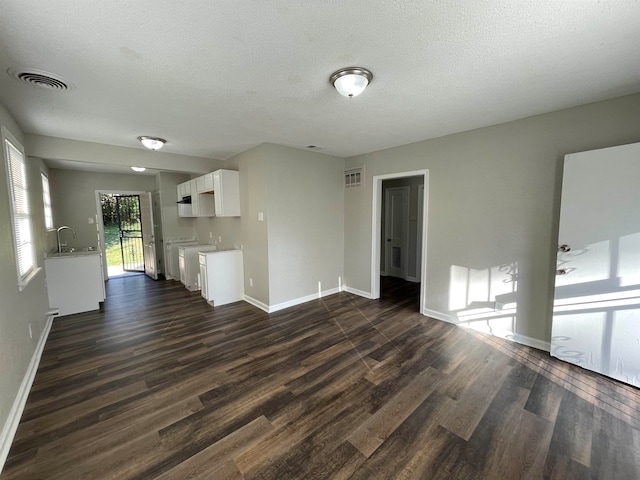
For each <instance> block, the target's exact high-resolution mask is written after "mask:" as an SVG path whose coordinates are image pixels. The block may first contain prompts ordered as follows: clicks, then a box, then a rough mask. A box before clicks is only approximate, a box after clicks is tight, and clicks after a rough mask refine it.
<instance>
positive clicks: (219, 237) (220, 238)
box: [218, 235, 222, 243]
mask: <svg viewBox="0 0 640 480" xmlns="http://www.w3.org/2000/svg"><path fill="white" fill-rule="evenodd" d="M218 243H222V235H218Z"/></svg>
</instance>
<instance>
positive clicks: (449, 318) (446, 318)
mask: <svg viewBox="0 0 640 480" xmlns="http://www.w3.org/2000/svg"><path fill="white" fill-rule="evenodd" d="M422 314H423V315H425V316H427V317H431V318H435V319H436V320H442V321H443V322H447V323H453V324H454V325H458V324H459V323H460V321H459V320H458V319H457V317H454V316H453V315H449V314H446V313H442V312H438V311H437V310H429V309H428V308H423V309H422Z"/></svg>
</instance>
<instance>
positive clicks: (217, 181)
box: [213, 170, 240, 217]
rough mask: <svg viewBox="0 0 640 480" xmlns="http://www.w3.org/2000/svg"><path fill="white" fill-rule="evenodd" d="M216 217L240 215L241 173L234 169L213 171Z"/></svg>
mask: <svg viewBox="0 0 640 480" xmlns="http://www.w3.org/2000/svg"><path fill="white" fill-rule="evenodd" d="M213 191H214V199H215V206H216V217H239V216H240V174H239V173H238V172H236V171H233V170H216V171H215V172H213Z"/></svg>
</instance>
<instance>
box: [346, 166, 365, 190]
mask: <svg viewBox="0 0 640 480" xmlns="http://www.w3.org/2000/svg"><path fill="white" fill-rule="evenodd" d="M362 186H364V167H363V166H360V167H353V168H350V169H348V170H345V171H344V188H360V187H362Z"/></svg>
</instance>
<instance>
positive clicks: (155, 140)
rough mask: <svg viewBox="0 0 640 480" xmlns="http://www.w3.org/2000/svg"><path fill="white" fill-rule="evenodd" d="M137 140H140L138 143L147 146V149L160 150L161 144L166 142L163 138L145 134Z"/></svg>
mask: <svg viewBox="0 0 640 480" xmlns="http://www.w3.org/2000/svg"><path fill="white" fill-rule="evenodd" d="M138 140H140V143H142V145H144V146H145V147H147V148H148V149H149V150H160V149H161V148H162V146H163V145H164V144H165V143H167V141H166V140H165V139H164V138H159V137H148V136H146V135H143V136H142V137H138Z"/></svg>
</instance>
